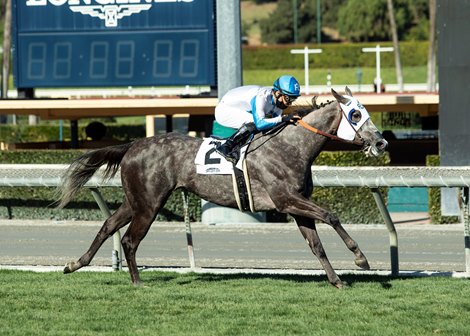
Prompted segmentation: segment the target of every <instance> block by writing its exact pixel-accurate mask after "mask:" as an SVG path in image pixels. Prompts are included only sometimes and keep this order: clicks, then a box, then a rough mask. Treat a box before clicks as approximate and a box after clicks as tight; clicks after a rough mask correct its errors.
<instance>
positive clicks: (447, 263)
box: [0, 220, 465, 271]
mask: <svg viewBox="0 0 470 336" xmlns="http://www.w3.org/2000/svg"><path fill="white" fill-rule="evenodd" d="M100 226H101V222H74V221H68V222H52V221H18V220H13V221H9V220H2V221H0V233H1V234H0V265H57V266H61V265H64V264H65V263H66V262H68V261H70V260H75V259H77V258H78V257H80V256H81V255H82V254H83V252H85V250H86V249H87V248H88V247H89V245H90V244H91V242H92V240H93V238H94V237H95V234H96V233H97V232H98V229H99V228H100ZM345 227H346V229H347V230H348V232H349V233H350V234H351V236H352V237H353V238H354V239H356V240H357V242H358V243H359V246H361V248H362V250H363V252H364V253H365V254H366V256H367V257H368V259H369V263H370V265H371V267H372V268H373V269H379V270H389V269H390V256H389V241H388V233H387V230H386V228H385V226H384V225H345ZM192 228H193V241H194V248H195V256H196V266H198V267H242V268H281V269H284V268H285V269H287V268H293V269H321V266H320V264H319V262H318V261H317V260H316V258H315V256H313V254H312V253H311V252H310V250H309V248H308V246H307V245H306V243H305V242H304V241H303V239H302V236H301V234H300V233H299V231H298V229H297V227H296V225H295V224H293V223H291V224H239V225H235V224H225V225H204V224H201V223H195V224H192ZM318 229H319V234H320V237H321V238H322V241H323V245H324V247H325V250H326V252H327V254H328V257H329V259H330V261H331V263H332V264H333V267H335V268H336V269H338V270H340V269H348V270H350V269H355V268H356V267H355V266H354V263H353V255H352V254H351V253H350V252H349V250H347V248H346V247H345V246H344V244H343V243H342V241H341V240H340V238H339V237H338V236H337V235H336V233H335V232H334V231H333V230H332V229H331V228H330V227H327V226H326V225H322V224H320V225H318ZM397 232H398V238H399V252H400V254H399V258H400V270H419V271H423V270H430V271H464V270H465V259H464V244H463V225H460V224H456V225H439V226H437V225H426V224H418V225H416V224H414V225H413V224H399V225H397ZM111 250H112V239H110V240H108V241H107V242H106V243H105V244H104V245H103V247H102V248H101V249H100V251H99V252H98V254H97V256H96V257H95V259H94V260H93V262H92V265H110V264H111ZM137 262H138V264H139V265H140V266H162V267H167V266H180V267H186V266H189V261H188V253H187V246H186V235H185V227H184V224H183V223H161V222H156V223H154V225H153V226H152V228H151V229H150V231H149V233H148V235H147V237H146V238H145V239H144V240H143V242H142V244H141V246H140V248H139V251H138V253H137Z"/></svg>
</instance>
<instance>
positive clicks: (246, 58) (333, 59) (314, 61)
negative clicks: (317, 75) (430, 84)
mask: <svg viewBox="0 0 470 336" xmlns="http://www.w3.org/2000/svg"><path fill="white" fill-rule="evenodd" d="M376 44H377V43H341V44H336V43H327V44H322V45H315V44H307V46H308V47H309V48H320V49H323V51H322V53H321V54H315V57H309V64H310V65H311V66H312V67H314V68H316V69H318V68H323V69H328V68H353V67H375V53H370V52H369V53H364V52H362V48H365V47H369V48H370V47H375V46H376ZM380 46H381V47H391V46H392V43H391V42H382V43H380ZM304 47H305V45H304V44H302V45H292V44H291V45H270V46H259V47H252V46H244V47H243V49H242V56H243V57H242V61H243V69H244V70H257V69H303V67H304V62H303V57H304V56H303V55H302V54H299V55H292V54H291V53H290V50H291V49H299V48H304ZM427 53H428V42H426V41H419V42H418V41H413V42H400V55H401V62H402V66H404V67H408V66H410V67H411V66H424V65H426V64H427ZM380 62H381V66H382V67H395V58H394V53H392V52H388V53H382V54H381V58H380Z"/></svg>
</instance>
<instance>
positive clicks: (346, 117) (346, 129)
mask: <svg viewBox="0 0 470 336" xmlns="http://www.w3.org/2000/svg"><path fill="white" fill-rule="evenodd" d="M343 97H345V98H347V99H349V102H348V103H347V104H346V105H344V104H342V103H340V104H339V105H340V106H341V110H342V111H343V117H342V118H341V122H340V123H339V127H338V137H340V138H341V139H344V140H354V137H355V136H356V132H357V131H359V129H360V128H361V126H362V125H364V123H365V122H366V121H367V120H369V119H370V115H369V112H367V110H366V108H365V107H364V106H363V105H362V104H361V103H360V102H359V101H358V100H357V99H356V98H354V97H351V96H347V95H344V96H343ZM354 111H360V112H361V119H360V120H359V121H357V122H356V121H354V120H352V115H353V113H354Z"/></svg>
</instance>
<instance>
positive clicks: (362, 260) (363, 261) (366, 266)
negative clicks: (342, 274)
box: [354, 257, 370, 271]
mask: <svg viewBox="0 0 470 336" xmlns="http://www.w3.org/2000/svg"><path fill="white" fill-rule="evenodd" d="M354 263H355V264H356V266H358V267H360V268H362V269H363V270H366V271H367V270H370V266H369V262H368V261H367V259H366V258H365V257H364V258H358V259H356V260H354Z"/></svg>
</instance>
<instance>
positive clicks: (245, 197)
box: [194, 137, 255, 212]
mask: <svg viewBox="0 0 470 336" xmlns="http://www.w3.org/2000/svg"><path fill="white" fill-rule="evenodd" d="M223 141H225V140H224V139H219V138H216V137H211V138H204V140H203V142H202V144H201V146H200V148H199V150H198V152H197V154H196V158H195V160H194V163H195V164H196V171H197V173H198V174H204V175H232V184H233V192H234V195H235V199H236V201H237V205H238V208H239V210H240V211H242V212H244V211H252V212H255V209H254V206H253V198H252V195H251V189H250V178H249V174H248V166H247V164H246V161H245V154H246V149H247V148H248V145H249V144H246V145H245V146H243V147H242V148H240V159H239V160H238V162H237V163H236V164H234V163H232V162H230V161H227V160H226V159H225V158H224V157H223V156H222V155H220V154H219V153H217V152H216V150H215V148H216V147H217V146H218V145H219V144H220V143H222V142H223Z"/></svg>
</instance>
